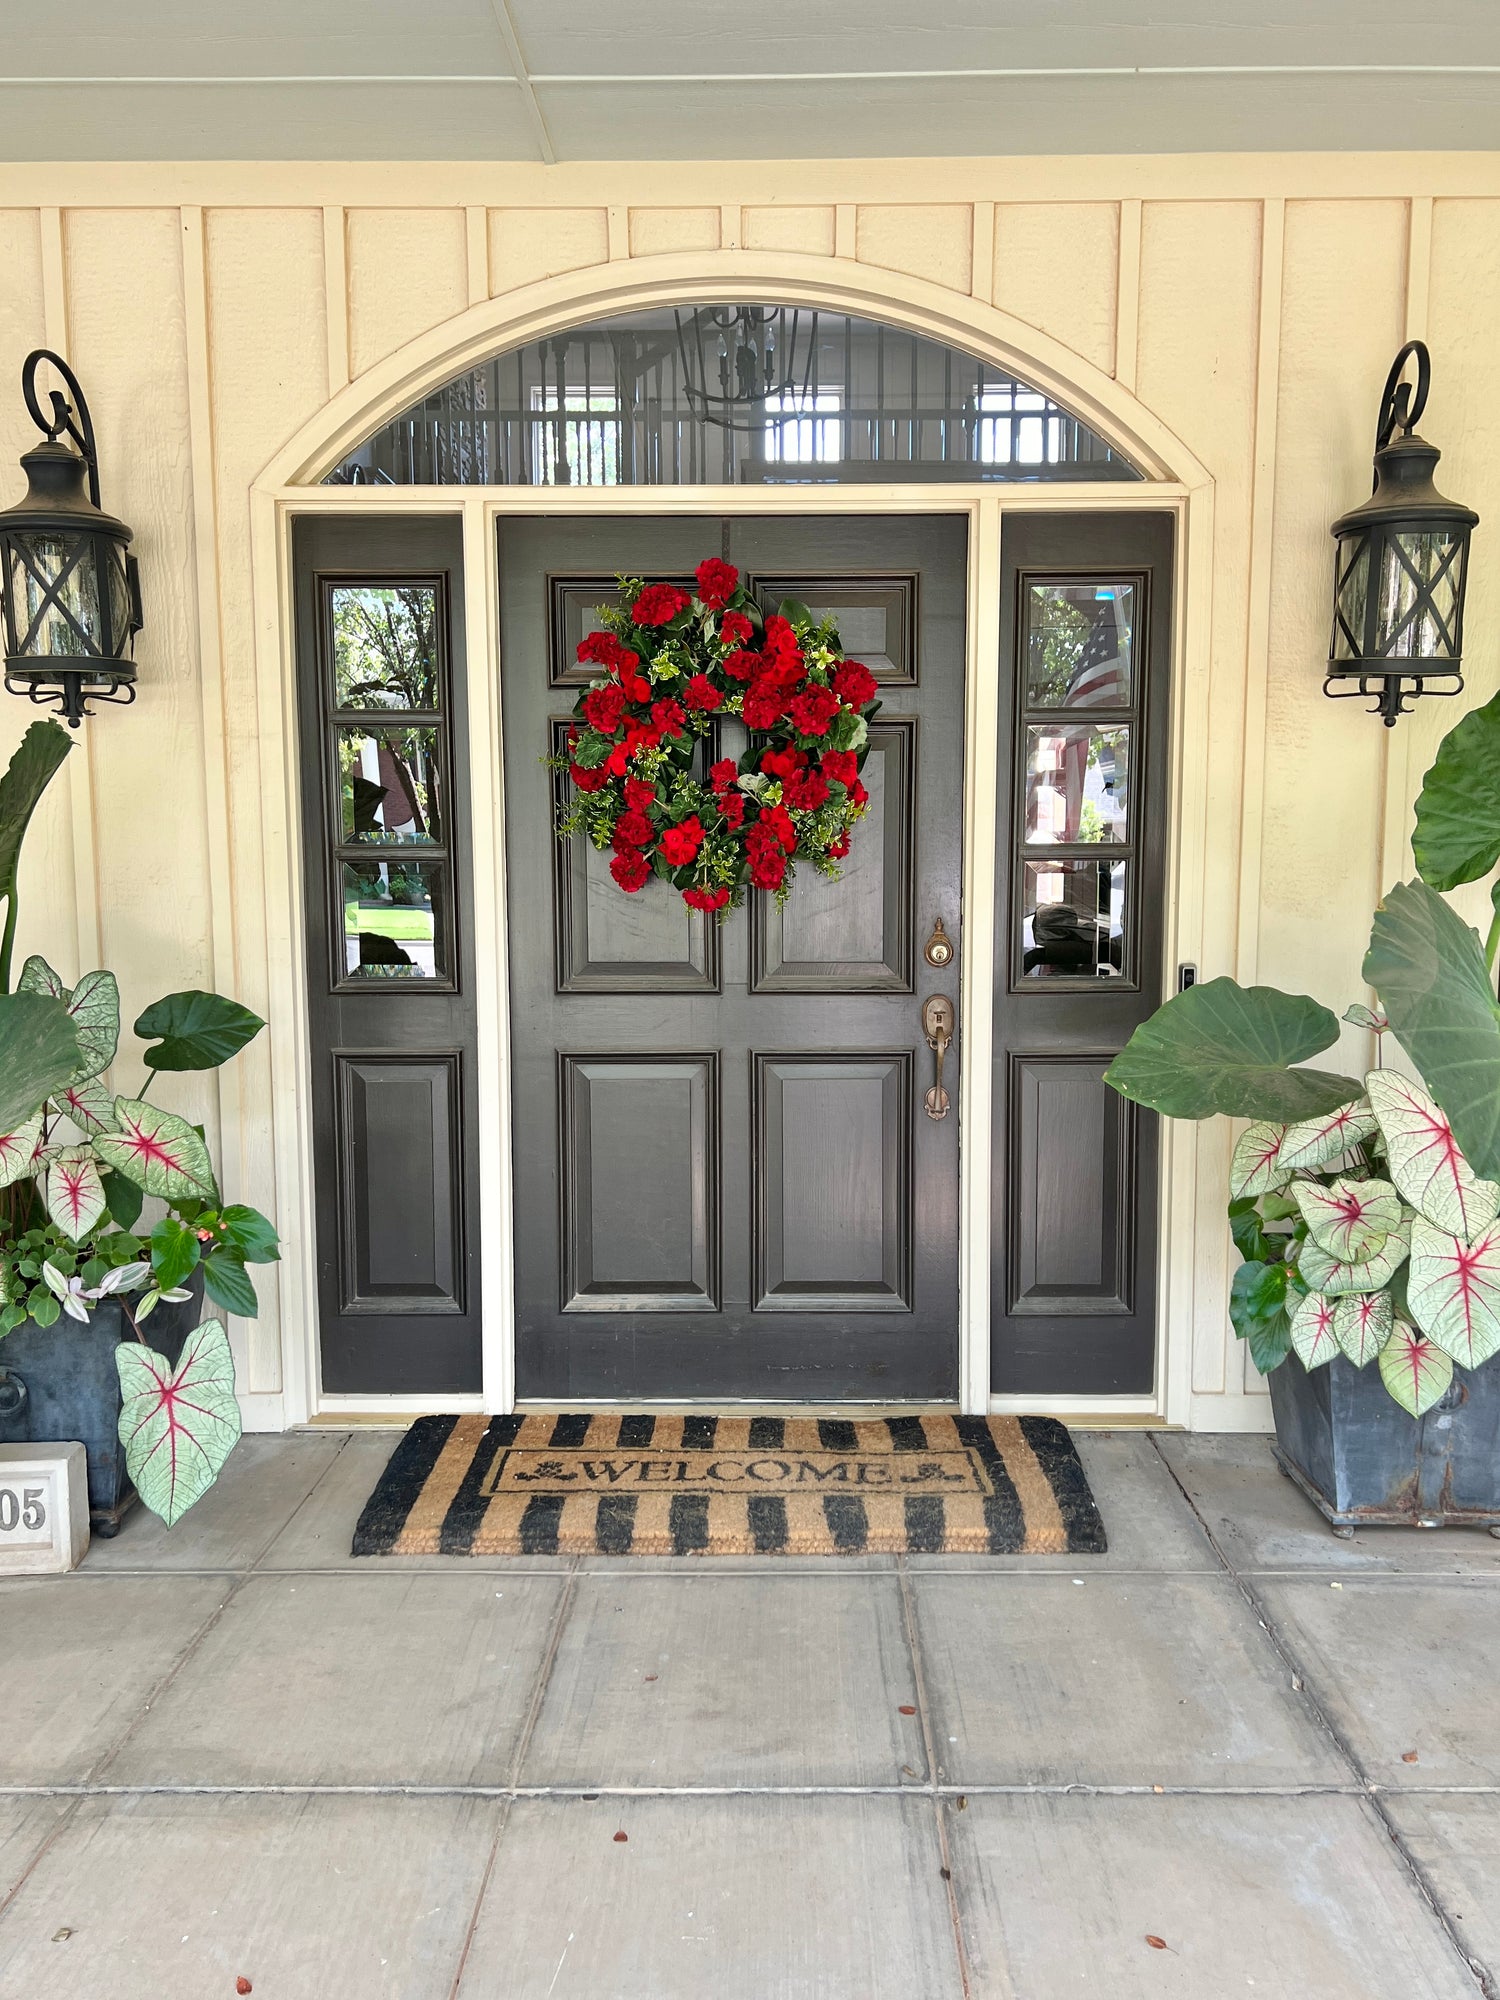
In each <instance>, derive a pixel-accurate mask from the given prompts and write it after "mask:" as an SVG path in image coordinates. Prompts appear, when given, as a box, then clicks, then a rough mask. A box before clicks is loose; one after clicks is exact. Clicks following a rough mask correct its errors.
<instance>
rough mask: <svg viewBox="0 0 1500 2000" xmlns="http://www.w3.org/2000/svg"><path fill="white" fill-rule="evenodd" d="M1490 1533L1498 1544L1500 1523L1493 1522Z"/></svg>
mask: <svg viewBox="0 0 1500 2000" xmlns="http://www.w3.org/2000/svg"><path fill="white" fill-rule="evenodd" d="M1490 1533H1491V1534H1492V1535H1493V1536H1494V1537H1495V1540H1496V1541H1497V1542H1500V1521H1496V1522H1495V1524H1494V1525H1493V1527H1492V1528H1491V1529H1490Z"/></svg>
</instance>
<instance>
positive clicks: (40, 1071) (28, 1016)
mask: <svg viewBox="0 0 1500 2000" xmlns="http://www.w3.org/2000/svg"><path fill="white" fill-rule="evenodd" d="M78 1064H79V1055H78V1031H77V1029H76V1027H75V1026H74V1024H73V1022H72V1021H71V1020H70V1019H69V1017H68V1010H67V1008H66V1006H64V1004H63V1002H62V1001H61V1000H54V999H52V998H51V997H50V996H49V995H47V994H45V993H7V994H5V995H3V996H0V1132H15V1131H17V1130H18V1129H19V1128H20V1127H21V1126H23V1125H25V1124H26V1123H27V1122H28V1121H29V1120H30V1119H32V1118H34V1117H35V1115H36V1114H37V1112H39V1111H40V1110H41V1109H42V1107H43V1105H44V1104H45V1103H46V1101H47V1099H48V1098H49V1097H51V1096H52V1095H53V1093H54V1092H55V1091H58V1090H61V1089H62V1088H63V1087H64V1085H66V1084H67V1083H69V1082H71V1081H72V1079H73V1078H74V1077H75V1076H76V1075H77V1074H78Z"/></svg>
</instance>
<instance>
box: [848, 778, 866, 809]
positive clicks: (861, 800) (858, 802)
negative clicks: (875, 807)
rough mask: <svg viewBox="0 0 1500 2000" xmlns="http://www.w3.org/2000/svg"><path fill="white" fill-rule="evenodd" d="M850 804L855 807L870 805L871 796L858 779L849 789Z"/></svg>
mask: <svg viewBox="0 0 1500 2000" xmlns="http://www.w3.org/2000/svg"><path fill="white" fill-rule="evenodd" d="M849 803H850V804H851V805H853V806H867V805H868V804H869V803H870V794H869V793H868V792H867V791H866V790H865V788H864V786H863V785H862V784H861V783H860V782H859V780H858V778H856V779H855V780H854V783H853V784H852V785H851V786H850V787H849Z"/></svg>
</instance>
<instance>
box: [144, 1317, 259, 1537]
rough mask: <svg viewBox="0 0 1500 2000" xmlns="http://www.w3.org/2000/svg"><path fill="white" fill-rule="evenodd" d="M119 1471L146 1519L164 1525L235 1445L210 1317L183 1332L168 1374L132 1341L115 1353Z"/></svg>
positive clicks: (224, 1356) (225, 1367)
mask: <svg viewBox="0 0 1500 2000" xmlns="http://www.w3.org/2000/svg"><path fill="white" fill-rule="evenodd" d="M115 1366H116V1368H117V1369H118V1371H119V1376H120V1396H121V1408H120V1442H121V1444H122V1445H124V1447H125V1469H126V1470H127V1472H128V1473H129V1474H130V1477H131V1480H132V1481H133V1483H134V1485H135V1490H136V1492H137V1493H139V1494H140V1496H141V1498H142V1499H143V1500H144V1501H145V1503H146V1505H147V1506H148V1507H149V1508H150V1509H151V1511H152V1513H153V1514H159V1515H160V1516H161V1518H162V1520H164V1521H165V1522H166V1524H167V1526H168V1527H169V1528H170V1527H171V1526H172V1525H173V1524H174V1522H177V1521H180V1520H181V1519H182V1517H183V1515H184V1514H185V1513H186V1512H187V1510H188V1509H189V1507H191V1506H192V1505H193V1504H194V1502H195V1501H197V1500H201V1499H202V1497H203V1495H204V1494H205V1493H206V1492H207V1491H208V1489H209V1487H210V1486H212V1485H213V1483H214V1481H215V1479H217V1478H218V1476H219V1471H220V1468H221V1467H222V1466H223V1464H224V1461H225V1459H227V1458H228V1456H229V1454H230V1452H232V1451H233V1450H234V1447H235V1445H236V1444H237V1443H238V1442H239V1435H240V1406H239V1404H238V1403H237V1402H236V1401H235V1395H234V1360H233V1358H232V1356H231V1355H230V1352H229V1339H228V1336H227V1335H226V1334H225V1332H224V1329H223V1327H222V1326H221V1325H220V1323H219V1321H218V1320H216V1319H206V1320H205V1321H204V1322H203V1324H202V1326H200V1327H199V1328H198V1330H197V1332H196V1333H192V1334H189V1335H188V1338H187V1343H186V1345H185V1346H184V1347H183V1350H182V1359H181V1360H180V1361H179V1362H178V1364H177V1367H176V1368H175V1370H174V1369H173V1367H172V1365H171V1363H170V1362H169V1361H168V1360H167V1358H166V1356H165V1355H164V1354H158V1353H157V1352H156V1350H155V1349H154V1348H151V1347H145V1346H142V1345H141V1344H140V1343H138V1342H136V1341H133V1340H122V1341H121V1342H120V1344H119V1346H118V1347H117V1348H116V1349H115Z"/></svg>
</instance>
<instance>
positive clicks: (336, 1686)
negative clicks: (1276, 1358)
mask: <svg viewBox="0 0 1500 2000" xmlns="http://www.w3.org/2000/svg"><path fill="white" fill-rule="evenodd" d="M1079 1443H1080V1449H1081V1451H1082V1453H1083V1456H1084V1458H1085V1461H1086V1463H1087V1466H1088V1471H1089V1476H1090V1478H1091V1479H1092V1480H1093V1482H1094V1488H1095V1491H1096V1493H1097V1495H1098V1498H1099V1502H1100V1505H1101V1507H1102V1509H1103V1512H1104V1516H1105V1521H1106V1524H1107V1527H1108V1530H1109V1535H1110V1542H1111V1548H1110V1553H1109V1555H1108V1556H1107V1557H1104V1558H1098V1557H1094V1558H1087V1557H1085V1558H1067V1557H1060V1558H1048V1559H1043V1560H1037V1559H1035V1558H1032V1559H1023V1558H1009V1557H989V1558H983V1557H959V1558H955V1557H927V1558H923V1557H909V1558H905V1559H897V1558H891V1557H869V1558H864V1559H856V1560H853V1561H834V1560H825V1561H817V1560H806V1561H800V1562H799V1561H776V1560H762V1561H758V1562H757V1561H748V1560H747V1561H692V1560H684V1561H671V1560H659V1561H650V1560H631V1559H624V1560H609V1559H603V1558H600V1559H586V1560H581V1561H573V1560H568V1559H558V1558H550V1557H533V1558H527V1559H523V1560H519V1561H518V1560H514V1559H512V1560H503V1559H495V1560H493V1561H487V1560H484V1559H479V1560H475V1561H472V1562H467V1563H465V1562H457V1561H451V1560H447V1561H445V1560H443V1559H440V1558H433V1559H430V1560H428V1559H416V1560H413V1559H402V1560H389V1561H384V1562H373V1561H368V1560H367V1561H363V1562H355V1561H353V1560H351V1558H350V1557H349V1554H348V1549H349V1539H350V1533H351V1530H352V1527H353V1524H354V1520H355V1517H356V1515H357V1513H358V1511H359V1508H360V1506H361V1505H362V1503H363V1501H364V1499H365V1498H366V1496H367V1494H368V1492H369V1489H370V1487H371V1485H372V1484H373V1482H374V1480H375V1477H376V1475H377V1473H378V1471H379V1469H380V1466H381V1465H382V1464H383V1463H384V1460H385V1458H386V1457H387V1456H388V1454H389V1452H390V1450H391V1449H392V1446H393V1444H394V1439H393V1438H392V1437H391V1436H390V1435H389V1434H370V1433H359V1434H355V1435H352V1436H345V1435H337V1434H326V1433H322V1434H316V1435H297V1436H291V1437H285V1438H250V1439H247V1440H246V1441H245V1442H244V1443H243V1444H242V1445H241V1446H240V1448H239V1450H238V1451H237V1452H236V1454H235V1456H234V1459H233V1460H232V1462H231V1464H230V1466H229V1468H228V1470H227V1471H226V1473H225V1475H224V1478H223V1480H222V1481H221V1483H220V1485H219V1487H218V1488H217V1489H216V1491H215V1492H214V1493H212V1494H211V1495H210V1496H209V1497H208V1498H207V1499H206V1500H205V1501H204V1502H203V1503H202V1504H201V1505H200V1506H199V1507H198V1508H197V1509H196V1510H195V1512H194V1513H193V1514H191V1515H190V1516H189V1517H188V1518H187V1519H186V1520H185V1521H184V1522H183V1523H182V1524H181V1526H179V1527H178V1528H177V1529H176V1530H175V1531H174V1532H172V1533H171V1534H170V1535H169V1534H167V1533H165V1532H164V1531H163V1530H162V1529H161V1528H160V1527H159V1525H158V1524H157V1523H156V1522H155V1521H153V1520H152V1519H151V1518H150V1517H149V1516H144V1515H142V1514H140V1513H137V1514H136V1515H134V1516H133V1517H132V1518H131V1519H130V1520H129V1521H128V1522H127V1524H126V1526H125V1528H124V1530H123V1531H122V1533H121V1534H120V1535H119V1537H118V1539H117V1540H115V1541H113V1542H96V1543H95V1544H94V1546H93V1548H92V1550H91V1551H90V1554H89V1557H88V1560H87V1562H86V1564H85V1566H84V1567H83V1569H82V1570H81V1571H79V1572H78V1573H77V1574H75V1575H73V1576H71V1577H66V1578H60V1579H49V1580H43V1581H30V1582H12V1583H6V1584H3V1585H0V1665H3V1684H0V1716H3V1728H0V1993H3V1994H4V1995H6V1996H7V2000H8V1996H11V1995H14V1996H16V2000H22V1996H25V2000H52V1997H53V1996H69V2000H73V1996H76V1995H78V1994H83V1993H100V1994H109V1995H110V1996H111V2000H179V1996H180V2000H205V1996H207V1997H208V2000H212V1996H216V1995H219V1994H223V1995H231V1994H233V1993H234V1992H235V1990H236V1985H235V1982H236V1979H237V1978H244V1979H248V1980H249V1981H250V1982H251V1984H252V1987H253V1991H254V1993H255V1994H256V1995H258V1996H260V2000H303V1996H306V1997H307V2000H344V1996H350V2000H355V1996H358V2000H387V1996H389V2000H397V1996H399V2000H449V1997H450V1996H457V2000H689V1996H691V2000H706V1996H710V1995H711V1996H713V2000H783V1996H784V1997H785V2000H800V1996H812V1997H813V2000H948V1996H955V2000H959V1997H960V1996H969V2000H980V1996H984V2000H990V1996H994V1997H995V2000H1002V1996H1003V2000H1055V1996H1058V1995H1065V1994H1072V1993H1093V1994H1098V1995H1101V1996H1108V2000H1135V1996H1137V1995H1150V1996H1160V1995H1167V1996H1184V1995H1185V1996H1194V2000H1223V1996H1225V1995H1230V1994H1236V1993H1245V1994H1247V1995H1250V1996H1252V2000H1263V1996H1275V2000H1282V1996H1286V2000H1293V1997H1294V1996H1295V2000H1449V1996H1453V2000H1459V1996H1467V1997H1468V2000H1472V1996H1473V1995H1475V1994H1478V1993H1484V1994H1490V1995H1492V1996H1493V1995H1495V1994H1497V1993H1500V1986H1497V1985H1496V1984H1494V1983H1493V1981H1494V1980H1495V1979H1496V1978H1500V1702H1497V1700H1496V1698H1495V1691H1494V1690H1495V1675H1496V1667H1495V1662H1496V1657H1497V1651H1500V1542H1497V1541H1495V1540H1493V1539H1491V1538H1490V1537H1488V1536H1486V1535H1484V1534H1481V1533H1477V1532H1464V1531H1446V1532H1441V1533H1434V1534H1430V1535H1423V1534H1421V1533H1419V1532H1416V1531H1411V1532H1407V1531H1402V1530H1386V1531H1381V1530H1373V1531H1371V1532H1369V1533H1367V1534H1362V1535H1360V1536H1359V1537H1357V1538H1356V1539H1355V1540H1353V1541H1350V1542H1340V1541H1337V1540H1335V1539H1334V1538H1333V1537H1332V1536H1331V1535H1330V1534H1329V1532H1328V1531H1327V1529H1326V1528H1325V1527H1324V1525H1323V1524H1322V1523H1321V1521H1319V1520H1318V1519H1317V1517H1316V1516H1315V1515H1314V1514H1313V1513H1312V1511H1311V1510H1310V1509H1309V1508H1308V1507H1307V1506H1306V1504H1305V1503H1304V1502H1303V1500H1302V1499H1301V1498H1300V1496H1299V1495H1298V1494H1297V1493H1295V1492H1294V1491H1293V1489H1292V1488H1291V1487H1290V1485H1288V1484H1287V1482H1286V1481H1284V1480H1283V1479H1282V1478H1281V1477H1280V1476H1279V1475H1278V1473H1277V1472H1276V1471H1275V1469H1274V1467H1273V1464H1272V1461H1271V1457H1270V1452H1269V1449H1268V1446H1267V1443H1266V1441H1265V1440H1264V1439H1261V1438H1227V1437H1225V1438H1209V1437H1183V1436H1160V1437H1152V1436H1148V1435H1146V1434H1143V1433H1138V1432H1137V1433H1128V1434H1127V1433H1119V1434H1113V1435H1103V1434H1100V1435H1092V1436H1090V1435H1083V1436H1082V1437H1080V1440H1079ZM622 1836H624V1837H623V1838H622ZM1158 1939H1159V1940H1161V1941H1162V1943H1161V1945H1160V1946H1159V1945H1157V1944H1156V1943H1155V1942H1153V1941H1154V1940H1158ZM1486 1968H1493V1972H1492V1971H1490V1970H1487V1969H1486Z"/></svg>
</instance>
